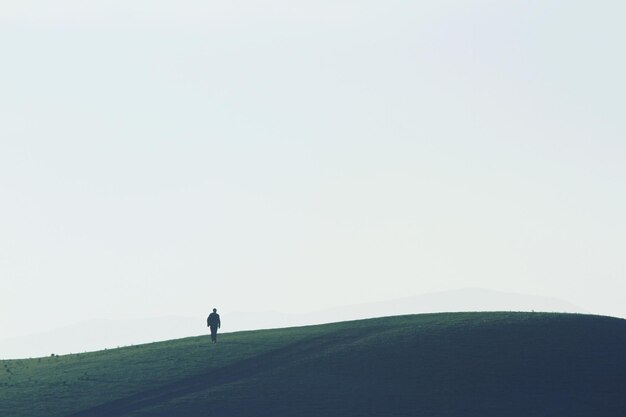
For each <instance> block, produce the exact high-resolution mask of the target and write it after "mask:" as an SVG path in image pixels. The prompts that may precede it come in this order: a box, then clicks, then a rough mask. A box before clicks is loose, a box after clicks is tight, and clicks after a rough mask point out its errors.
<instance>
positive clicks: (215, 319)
mask: <svg viewBox="0 0 626 417" xmlns="http://www.w3.org/2000/svg"><path fill="white" fill-rule="evenodd" d="M206 325H207V326H208V327H210V328H211V342H213V343H217V329H219V328H220V327H222V322H221V321H220V315H219V314H217V308H214V309H213V312H212V313H211V314H209V317H208V318H207V319H206Z"/></svg>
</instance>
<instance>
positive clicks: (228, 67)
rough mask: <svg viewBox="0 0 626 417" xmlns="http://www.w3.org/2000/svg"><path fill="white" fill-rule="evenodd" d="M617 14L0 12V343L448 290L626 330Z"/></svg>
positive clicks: (63, 5)
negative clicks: (72, 329)
mask: <svg viewBox="0 0 626 417" xmlns="http://www.w3.org/2000/svg"><path fill="white" fill-rule="evenodd" d="M625 13H626V6H625V5H624V2H622V1H595V2H589V1H550V0H541V1H529V0H524V1H478V0H465V1H441V0H437V1H434V0H433V1H429V2H425V1H389V0H386V1H372V0H358V1H357V0H340V1H337V0H333V1H325V0H316V1H307V2H305V1H294V0H289V1H287V0H269V1H252V0H235V1H221V2H216V1H213V0H203V1H200V0H143V1H138V0H92V1H84V2H79V1H74V0H72V1H70V0H54V1H52V0H49V1H46V0H40V1H35V0H19V1H18V0H15V1H11V0H8V1H7V0H5V1H3V2H2V5H1V6H0V191H1V194H0V199H1V200H0V298H1V299H0V328H1V329H2V333H3V336H10V335H17V334H21V333H30V332H32V331H35V330H39V329H44V328H49V327H55V326H58V325H64V324H69V323H74V322H77V321H82V320H84V319H88V318H92V317H105V318H125V317H154V316H160V315H169V314H175V315H191V314H193V315H200V316H204V315H206V313H207V312H208V310H209V308H210V307H213V306H217V307H218V308H220V309H221V311H258V310H282V311H293V312H298V311H309V310H315V309H318V308H325V307H329V306H335V305H341V304H353V303H360V302H368V301H377V300H385V299H391V298H394V297H401V296H405V295H413V294H417V293H423V292H429V291H435V290H448V289H454V288H459V287H468V286H471V287H485V288H491V289H496V290H502V291H512V292H520V293H529V294H537V295H546V296H554V297H560V298H564V299H567V300H569V301H571V302H573V303H575V304H579V305H581V306H583V307H585V308H587V309H589V310H591V311H594V312H597V313H604V314H611V315H619V316H626V304H625V303H624V302H623V297H624V293H625V291H626V280H625V279H624V278H625V273H626V266H625V265H626V257H625V254H626V219H625V213H626V193H625V188H626V187H625V184H626V118H625V117H624V108H625V105H624V97H626V82H625V81H624V74H626V58H625V55H624V53H623V49H624V45H623V42H624V39H626V26H625V25H624V24H623V17H624V15H625Z"/></svg>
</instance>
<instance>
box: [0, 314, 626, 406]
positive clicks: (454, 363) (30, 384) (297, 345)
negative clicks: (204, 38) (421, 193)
mask: <svg viewBox="0 0 626 417" xmlns="http://www.w3.org/2000/svg"><path fill="white" fill-rule="evenodd" d="M624 410H626V321H625V320H622V319H615V318H610V317H601V316H590V315H577V314H554V313H507V312H502V313H445V314H423V315H411V316H399V317H386V318H378V319H369V320H361V321H352V322H343V323H335V324H327V325H320V326H307V327H298V328H289V329H274V330H261V331H250V332H238V333H231V334H225V335H221V336H220V338H219V343H218V344H217V345H210V344H209V339H208V337H207V336H200V337H194V338H186V339H180V340H174V341H168V342H160V343H152V344H146V345H141V346H134V347H128V348H120V349H113V350H107V351H101V352H94V353H88V354H78V355H69V356H61V357H47V358H40V359H30V360H12V361H0V415H1V416H11V417H27V416H28V417H30V416H46V417H60V416H72V417H87V416H89V417H98V416H107V417H117V416H130V417H133V416H134V417H138V416H155V417H159V416H163V417H164V416H177V417H191V416H200V415H201V416H206V417H211V416H216V417H217V416H230V417H237V416H241V417H244V416H245V417H256V416H258V417H261V416H275V417H282V416H285V417H287V416H289V417H291V416H325V417H335V416H336V417H339V416H341V417H345V416H359V417H368V416H381V417H382V416H384V417H388V416H394V417H396V416H398V417H401V416H420V417H435V416H436V417H473V416H475V417H502V416H507V417H518V416H519V417H529V416H559V417H560V416H563V417H599V416H601V417H623V416H624Z"/></svg>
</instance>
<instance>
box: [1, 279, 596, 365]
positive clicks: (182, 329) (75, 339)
mask: <svg viewBox="0 0 626 417" xmlns="http://www.w3.org/2000/svg"><path fill="white" fill-rule="evenodd" d="M461 311H544V312H560V313H587V311H585V310H584V309H583V308H581V307H578V306H575V305H574V304H571V303H569V302H567V301H564V300H560V299H557V298H550V297H540V296H530V295H524V294H515V293H505V292H498V291H491V290H485V289H480V288H466V289H459V290H454V291H442V292H437V293H429V294H421V295H417V296H412V297H406V298H401V299H396V300H390V301H383V302H376V303H367V304H358V305H352V306H342V307H337V308H331V309H326V310H321V311H315V312H311V313H304V314H289V313H280V312H252V313H247V312H232V313H229V312H224V311H220V313H222V321H223V328H222V331H223V332H234V331H240V330H257V329H270V328H283V327H293V326H306V325H313V324H323V323H331V322H339V321H349V320H358V319H365V318H374V317H383V316H398V315H405V314H418V313H441V312H461ZM207 314H208V312H207ZM205 319H206V318H205V317H181V316H168V317H159V318H149V319H132V320H108V319H93V320H88V321H85V322H82V323H78V324H75V325H71V326H66V327H62V328H59V329H56V330H52V331H49V332H45V333H39V334H33V335H29V336H23V337H17V338H10V339H0V359H14V358H26V357H40V356H49V355H50V354H52V353H55V354H66V353H78V352H86V351H95V350H102V349H107V348H115V347H118V346H129V345H136V344H141V343H149V342H155V341H162V340H171V339H178V338H183V337H188V336H197V335H202V334H205V333H206V332H207V329H206V322H205Z"/></svg>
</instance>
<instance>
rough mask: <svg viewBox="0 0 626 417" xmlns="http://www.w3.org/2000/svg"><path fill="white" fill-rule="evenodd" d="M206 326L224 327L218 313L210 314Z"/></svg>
mask: <svg viewBox="0 0 626 417" xmlns="http://www.w3.org/2000/svg"><path fill="white" fill-rule="evenodd" d="M206 325H207V326H209V327H217V328H220V327H222V322H221V321H220V315H219V314H217V313H211V314H209V317H208V318H207V319H206Z"/></svg>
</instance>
